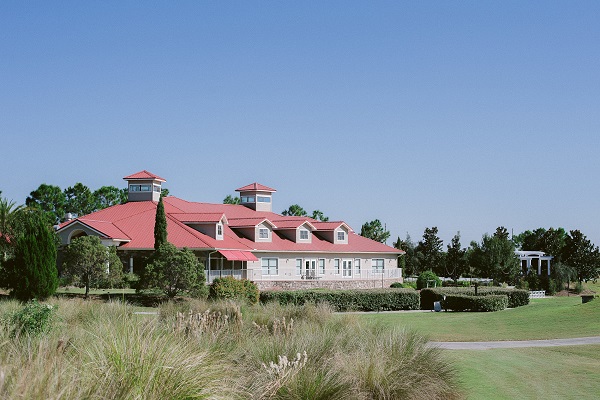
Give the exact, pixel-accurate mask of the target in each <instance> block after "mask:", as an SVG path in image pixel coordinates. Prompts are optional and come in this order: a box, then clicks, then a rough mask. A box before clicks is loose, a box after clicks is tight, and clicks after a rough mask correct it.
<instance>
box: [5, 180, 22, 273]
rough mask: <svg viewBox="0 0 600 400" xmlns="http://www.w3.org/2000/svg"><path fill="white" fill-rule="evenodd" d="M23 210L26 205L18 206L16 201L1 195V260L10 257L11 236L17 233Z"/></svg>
mask: <svg viewBox="0 0 600 400" xmlns="http://www.w3.org/2000/svg"><path fill="white" fill-rule="evenodd" d="M0 193H2V192H0ZM23 210H25V207H24V206H22V205H19V206H17V205H16V203H15V202H14V201H9V200H8V199H4V198H1V197H0V262H2V261H6V260H7V259H8V254H9V252H10V249H11V245H10V244H11V238H13V237H15V236H16V235H17V230H18V221H19V216H20V215H21V213H22V212H23Z"/></svg>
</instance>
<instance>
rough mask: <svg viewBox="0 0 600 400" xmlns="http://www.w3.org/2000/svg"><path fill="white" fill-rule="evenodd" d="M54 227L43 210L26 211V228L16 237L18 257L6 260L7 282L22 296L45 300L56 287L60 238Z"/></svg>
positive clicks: (19, 297) (18, 295)
mask: <svg viewBox="0 0 600 400" xmlns="http://www.w3.org/2000/svg"><path fill="white" fill-rule="evenodd" d="M51 229H52V228H51V227H49V226H48V224H47V223H46V220H45V217H44V215H43V214H41V213H39V212H26V213H24V214H23V215H22V232H20V233H19V234H18V236H17V237H16V238H15V244H14V246H15V247H14V257H13V258H12V259H11V260H9V261H8V262H7V263H5V264H6V268H5V271H4V273H5V277H4V278H5V280H6V281H5V282H3V284H4V286H6V288H8V289H12V291H11V295H13V296H15V297H16V298H17V299H19V300H22V301H26V300H30V299H33V298H37V299H40V300H41V299H45V298H47V297H49V296H51V295H52V294H54V292H55V291H56V288H57V286H58V271H57V269H56V240H55V235H54V232H53V231H52V230H51Z"/></svg>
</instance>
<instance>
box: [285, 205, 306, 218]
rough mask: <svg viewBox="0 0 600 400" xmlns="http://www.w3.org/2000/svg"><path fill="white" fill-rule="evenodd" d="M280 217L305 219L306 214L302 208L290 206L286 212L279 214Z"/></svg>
mask: <svg viewBox="0 0 600 400" xmlns="http://www.w3.org/2000/svg"><path fill="white" fill-rule="evenodd" d="M281 215H285V216H294V217H306V216H308V213H307V212H306V211H305V210H304V208H302V207H300V206H299V205H298V204H292V205H291V206H290V207H289V208H288V209H287V210H283V211H282V212H281Z"/></svg>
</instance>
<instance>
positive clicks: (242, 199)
mask: <svg viewBox="0 0 600 400" xmlns="http://www.w3.org/2000/svg"><path fill="white" fill-rule="evenodd" d="M255 202H256V198H255V197H254V196H240V203H255Z"/></svg>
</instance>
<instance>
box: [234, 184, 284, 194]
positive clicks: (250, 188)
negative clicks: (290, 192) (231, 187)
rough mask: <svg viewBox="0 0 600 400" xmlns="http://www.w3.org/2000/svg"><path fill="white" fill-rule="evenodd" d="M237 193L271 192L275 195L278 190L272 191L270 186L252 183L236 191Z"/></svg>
mask: <svg viewBox="0 0 600 400" xmlns="http://www.w3.org/2000/svg"><path fill="white" fill-rule="evenodd" d="M235 191H236V192H270V193H275V192H276V191H277V190H275V189H272V188H270V187H268V186H265V185H261V184H260V183H256V182H254V183H251V184H249V185H246V186H243V187H241V188H239V189H235Z"/></svg>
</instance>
